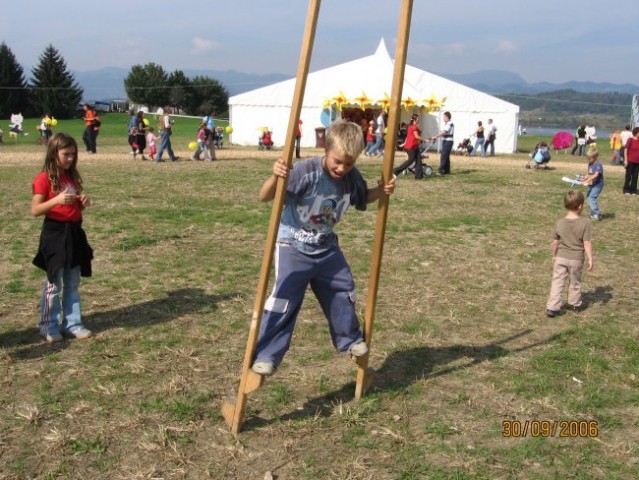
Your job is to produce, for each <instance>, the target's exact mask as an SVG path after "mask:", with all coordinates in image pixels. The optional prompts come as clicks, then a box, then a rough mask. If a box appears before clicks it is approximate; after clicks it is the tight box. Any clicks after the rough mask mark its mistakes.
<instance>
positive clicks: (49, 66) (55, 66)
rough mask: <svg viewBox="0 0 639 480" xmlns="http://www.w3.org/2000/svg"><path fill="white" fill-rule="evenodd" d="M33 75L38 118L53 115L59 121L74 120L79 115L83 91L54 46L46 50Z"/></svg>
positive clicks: (33, 93)
mask: <svg viewBox="0 0 639 480" xmlns="http://www.w3.org/2000/svg"><path fill="white" fill-rule="evenodd" d="M31 75H32V78H31V81H30V82H29V85H30V88H31V92H30V101H31V106H32V108H33V109H34V111H35V112H36V113H37V114H42V113H45V112H49V113H51V114H52V115H55V116H56V117H58V118H71V117H72V116H73V115H74V114H75V113H76V112H77V111H78V108H79V105H80V102H81V101H82V95H83V90H82V88H81V87H80V86H79V85H78V84H77V82H76V81H75V77H74V76H73V74H72V73H70V72H69V71H68V69H67V65H66V62H65V61H64V58H62V55H60V53H59V52H58V50H56V49H55V47H54V46H53V45H51V44H49V46H48V47H47V48H45V50H44V52H43V53H42V55H40V61H39V63H38V65H37V66H36V67H34V68H33V70H32V71H31Z"/></svg>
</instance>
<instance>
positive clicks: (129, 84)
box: [124, 62, 171, 110]
mask: <svg viewBox="0 0 639 480" xmlns="http://www.w3.org/2000/svg"><path fill="white" fill-rule="evenodd" d="M124 89H125V90H126V94H127V96H128V97H129V100H131V101H132V102H133V103H138V104H140V105H146V106H147V107H149V109H152V110H153V109H155V108H156V107H163V106H165V105H168V104H169V103H170V98H171V96H170V89H169V85H168V75H167V74H166V72H165V71H164V69H163V68H162V66H160V65H157V64H156V63H153V62H151V63H147V64H145V65H133V67H131V71H130V72H129V74H128V75H127V77H126V78H125V79H124Z"/></svg>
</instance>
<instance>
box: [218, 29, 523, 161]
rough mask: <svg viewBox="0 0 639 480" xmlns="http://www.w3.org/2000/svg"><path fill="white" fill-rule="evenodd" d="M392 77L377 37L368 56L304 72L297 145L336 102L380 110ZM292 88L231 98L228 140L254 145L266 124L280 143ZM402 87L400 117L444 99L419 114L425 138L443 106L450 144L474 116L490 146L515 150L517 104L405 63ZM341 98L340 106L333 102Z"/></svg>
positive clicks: (331, 113)
mask: <svg viewBox="0 0 639 480" xmlns="http://www.w3.org/2000/svg"><path fill="white" fill-rule="evenodd" d="M392 76H393V60H392V59H391V58H390V56H389V54H388V50H387V49H386V45H385V44H384V41H383V40H382V41H381V42H380V44H379V47H378V48H377V51H376V52H375V53H374V54H373V55H370V56H368V57H363V58H360V59H357V60H353V61H351V62H346V63H343V64H341V65H336V66H334V67H329V68H326V69H323V70H319V71H317V72H313V73H310V74H309V75H308V78H307V81H306V91H305V95H304V101H303V103H302V111H301V114H300V118H301V120H302V122H303V131H304V135H303V137H302V146H303V147H314V146H315V145H316V132H315V129H318V128H320V129H321V128H324V127H326V126H328V124H329V123H330V120H331V119H334V117H335V115H336V114H337V115H339V109H338V108H336V106H338V107H339V106H341V107H344V108H347V107H348V108H352V109H359V108H361V107H362V106H365V107H366V108H367V109H369V111H370V110H377V111H379V110H381V108H382V105H383V103H384V102H385V101H387V100H388V94H389V92H390V91H391V87H392ZM294 89H295V79H291V80H286V81H283V82H278V83H275V84H273V85H269V86H267V87H263V88H258V89H256V90H252V91H250V92H246V93H242V94H239V95H235V96H233V97H231V98H230V99H229V113H230V123H231V125H232V127H233V134H232V135H231V141H232V142H233V143H235V144H239V145H257V140H258V137H259V135H260V134H261V129H262V128H263V127H267V128H269V129H270V130H271V131H272V132H273V141H274V143H275V145H283V144H284V142H285V138H286V129H287V126H288V120H289V116H290V109H291V105H292V100H293V91H294ZM402 90H403V91H402V99H404V100H405V101H406V102H407V103H406V105H405V106H406V108H405V109H402V121H408V119H409V118H410V115H411V113H413V111H419V110H421V109H422V106H424V105H426V104H427V100H428V99H431V98H435V99H440V100H441V99H442V98H446V101H445V103H444V105H443V106H442V108H441V111H430V112H428V113H427V114H423V115H422V120H421V121H422V130H423V131H424V135H425V136H430V135H433V134H435V133H437V131H439V125H440V120H441V118H440V117H441V114H442V112H443V111H445V110H447V111H450V112H451V114H452V117H453V123H454V124H455V143H458V142H460V141H461V140H462V139H463V138H464V137H468V136H470V134H471V133H472V132H473V131H474V130H475V128H476V126H477V121H478V120H482V121H483V122H484V125H486V120H487V119H488V118H492V119H493V121H494V123H495V125H496V126H497V128H498V131H497V141H496V142H495V150H496V151H497V152H501V153H510V152H513V151H515V150H516V146H517V143H516V142H517V124H518V117H519V107H518V106H516V105H513V104H511V103H508V102H505V101H502V100H500V99H498V98H495V97H493V96H491V95H487V94H485V93H482V92H479V91H477V90H473V89H471V88H468V87H465V86H463V85H461V84H458V83H455V82H452V81H450V80H446V79H444V78H442V77H438V76H436V75H432V74H430V73H428V72H425V71H423V70H420V69H418V68H415V67H411V66H410V65H406V73H405V76H404V85H403V88H402ZM344 99H345V101H344V103H343V105H337V104H339V103H340V101H341V100H344ZM412 102H414V103H413V104H411V103H412ZM331 107H332V108H331Z"/></svg>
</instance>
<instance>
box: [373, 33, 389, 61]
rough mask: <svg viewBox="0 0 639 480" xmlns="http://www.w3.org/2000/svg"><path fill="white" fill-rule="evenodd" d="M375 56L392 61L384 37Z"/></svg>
mask: <svg viewBox="0 0 639 480" xmlns="http://www.w3.org/2000/svg"><path fill="white" fill-rule="evenodd" d="M375 56H376V57H383V58H387V59H388V60H391V58H390V55H389V53H388V48H386V42H385V41H384V37H382V38H381V39H380V41H379V45H378V47H377V50H375Z"/></svg>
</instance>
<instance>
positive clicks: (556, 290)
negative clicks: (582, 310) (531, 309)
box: [546, 257, 584, 311]
mask: <svg viewBox="0 0 639 480" xmlns="http://www.w3.org/2000/svg"><path fill="white" fill-rule="evenodd" d="M583 269H584V261H583V260H569V259H567V258H561V257H557V258H556V259H555V268H554V269H553V272H552V283H551V284H550V296H549V297H548V303H546V309H547V310H554V311H558V310H560V309H561V305H562V301H561V297H562V294H563V292H564V285H565V284H566V279H568V304H569V305H572V306H574V307H579V306H581V273H582V272H583Z"/></svg>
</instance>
